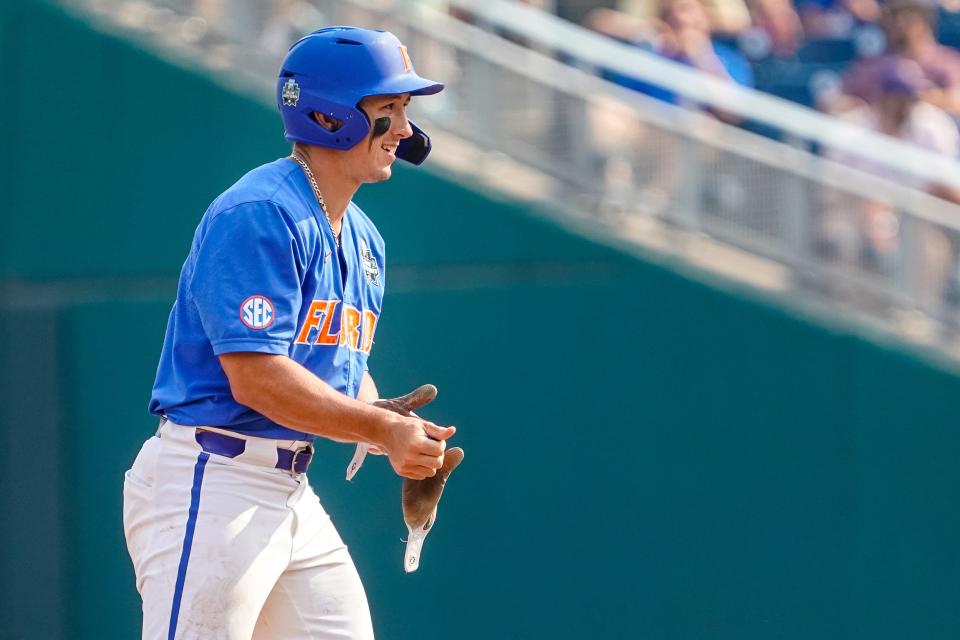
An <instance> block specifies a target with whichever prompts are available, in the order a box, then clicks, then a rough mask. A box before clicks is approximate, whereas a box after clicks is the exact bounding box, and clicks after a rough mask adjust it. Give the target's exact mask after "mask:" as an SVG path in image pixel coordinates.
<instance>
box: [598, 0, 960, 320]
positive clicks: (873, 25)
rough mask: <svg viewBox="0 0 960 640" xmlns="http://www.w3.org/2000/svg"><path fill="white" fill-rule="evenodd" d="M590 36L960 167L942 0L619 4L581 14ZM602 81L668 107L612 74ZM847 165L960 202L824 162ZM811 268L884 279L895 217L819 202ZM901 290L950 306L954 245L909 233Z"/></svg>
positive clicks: (876, 205)
mask: <svg viewBox="0 0 960 640" xmlns="http://www.w3.org/2000/svg"><path fill="white" fill-rule="evenodd" d="M582 23H583V25H584V26H586V27H587V28H589V29H592V30H594V31H597V32H599V33H602V34H605V35H607V36H609V37H611V38H615V39H617V40H619V41H622V42H625V43H629V44H631V45H635V46H637V47H640V48H642V49H644V50H648V51H652V52H655V53H657V54H659V55H662V56H664V57H667V58H669V59H671V60H674V61H677V62H680V63H682V64H685V65H689V66H691V67H694V68H696V69H699V70H701V71H703V72H704V73H709V74H711V75H714V76H717V77H719V78H723V79H725V80H727V81H729V82H735V83H738V84H741V85H744V86H749V87H754V88H756V89H758V90H760V91H764V92H767V93H770V94H773V95H777V96H779V97H782V98H785V99H788V100H791V101H794V102H798V103H801V104H804V105H806V106H809V107H813V108H816V109H819V110H821V111H824V112H827V113H830V114H832V115H834V116H836V117H838V118H841V119H843V120H846V121H849V122H851V123H855V124H857V125H859V126H861V127H866V128H868V129H871V130H874V131H877V132H880V133H883V134H886V135H888V136H891V137H894V138H897V139H899V140H902V141H905V142H908V143H910V144H913V145H917V146H919V147H922V148H923V149H926V150H928V151H931V152H934V153H937V154H942V155H944V156H948V157H951V158H958V157H960V131H958V122H960V52H958V51H957V49H956V48H955V47H956V46H958V45H960V4H947V0H941V3H937V2H936V1H935V0H885V1H884V0H793V1H792V2H791V0H620V1H619V2H618V3H617V5H616V6H615V7H610V6H601V7H595V8H593V9H591V10H589V11H588V12H586V13H585V14H584V16H583V17H582ZM608 78H609V79H610V80H613V81H614V82H618V83H619V84H623V85H625V86H628V87H631V88H633V89H636V90H638V91H642V92H644V93H647V94H649V95H652V96H654V97H657V98H660V99H666V100H671V101H672V100H675V98H674V97H673V96H670V95H661V94H659V93H658V92H657V91H656V90H651V88H650V87H647V86H644V85H642V84H640V83H637V82H636V81H635V80H633V79H631V78H629V77H625V76H621V75H618V74H608ZM826 154H827V155H828V156H831V157H832V158H833V159H834V160H838V161H841V162H843V163H844V164H847V165H852V166H855V167H856V168H858V169H862V170H865V171H868V172H870V173H873V174H876V175H880V176H881V177H884V178H888V179H890V180H894V181H897V182H900V183H902V184H906V185H907V186H911V187H915V188H918V189H922V190H926V191H927V192H928V193H930V194H932V195H935V196H937V197H940V198H943V199H946V200H948V201H951V202H955V203H960V192H958V191H957V190H955V189H952V188H948V187H947V186H945V185H941V184H937V183H934V182H930V181H921V180H917V179H916V178H915V177H914V178H911V177H909V176H905V175H896V174H894V172H892V171H890V170H889V169H886V168H884V167H883V165H881V164H880V163H875V162H870V161H869V160H866V159H864V158H862V157H851V156H850V155H847V154H840V153H831V152H830V151H829V150H827V151H826ZM820 215H821V220H820V223H819V226H818V229H817V232H816V236H817V237H816V239H815V250H816V251H817V254H818V255H819V256H820V257H821V259H829V260H835V261H839V262H842V263H846V264H851V265H857V266H860V267H866V268H868V269H870V270H874V271H878V272H886V273H892V272H893V271H894V270H895V269H896V268H897V265H898V263H899V262H900V261H901V259H902V252H903V246H902V243H903V242H904V236H903V233H902V222H903V220H902V218H901V216H900V215H899V214H898V212H897V211H896V210H894V209H893V207H891V206H890V205H889V204H887V203H886V202H884V201H883V200H882V199H876V200H870V199H849V198H848V199H844V198H825V201H824V202H823V203H822V208H821V214H820ZM913 238H914V241H916V242H918V243H919V246H921V247H922V250H921V251H918V252H915V253H914V255H915V256H918V258H919V260H920V262H921V264H918V265H916V268H915V269H914V270H913V271H914V273H915V274H916V279H915V281H914V282H912V283H910V286H911V288H912V289H913V290H914V291H915V293H917V294H919V295H920V297H921V298H922V299H925V300H926V301H928V302H929V303H930V304H937V303H938V302H939V301H943V300H946V301H948V302H952V303H954V304H956V303H958V302H960V270H958V267H957V265H958V263H960V261H958V255H960V238H958V237H956V235H954V234H952V233H949V232H947V231H945V230H944V229H942V228H937V227H934V226H933V225H929V224H925V223H919V222H918V223H917V224H916V228H915V229H914V231H913Z"/></svg>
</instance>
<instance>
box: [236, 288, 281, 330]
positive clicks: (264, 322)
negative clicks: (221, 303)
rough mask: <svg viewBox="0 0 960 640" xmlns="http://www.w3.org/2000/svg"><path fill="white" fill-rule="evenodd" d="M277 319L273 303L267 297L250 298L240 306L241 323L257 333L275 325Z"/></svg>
mask: <svg viewBox="0 0 960 640" xmlns="http://www.w3.org/2000/svg"><path fill="white" fill-rule="evenodd" d="M275 319H276V312H275V311H274V307H273V303H272V302H270V298H268V297H266V296H260V295H256V296H250V297H249V298H247V299H246V300H244V301H243V304H241V305H240V321H241V322H242V323H243V324H245V325H246V326H247V327H249V328H250V329H255V330H257V331H260V330H263V329H266V328H268V327H270V326H272V325H273V321H274V320H275Z"/></svg>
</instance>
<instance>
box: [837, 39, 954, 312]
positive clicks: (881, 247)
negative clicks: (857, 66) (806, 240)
mask: <svg viewBox="0 0 960 640" xmlns="http://www.w3.org/2000/svg"><path fill="white" fill-rule="evenodd" d="M931 87H932V83H931V82H930V81H929V80H928V79H927V77H926V74H925V73H924V69H923V68H922V67H921V66H920V65H919V64H918V63H917V62H916V61H914V60H908V59H904V58H901V59H898V60H895V61H894V63H893V64H891V65H889V66H887V67H886V69H884V71H883V75H881V76H880V77H879V78H878V82H877V90H876V92H875V95H874V96H873V97H874V100H873V102H872V103H865V102H864V103H861V106H860V107H858V108H854V109H851V110H849V111H847V112H845V113H844V114H842V116H841V117H842V118H844V119H845V120H848V121H850V122H853V123H856V124H859V125H861V126H864V127H866V128H868V129H872V130H874V131H877V132H879V133H883V134H886V135H888V136H891V137H894V138H897V139H899V140H903V141H904V142H909V143H911V144H914V145H917V146H920V147H922V148H924V149H926V150H928V151H932V152H934V153H940V154H943V155H946V156H949V157H952V158H957V157H958V156H960V132H958V130H957V125H956V123H955V122H954V120H953V119H952V118H951V117H950V116H949V115H947V114H946V113H945V112H944V111H943V110H941V109H939V108H938V107H936V106H934V105H932V104H930V103H927V102H925V101H924V100H923V99H922V96H924V95H925V94H926V92H927V91H929V90H930V88H931ZM828 155H829V156H831V157H833V159H835V160H839V161H841V162H844V163H845V164H849V165H851V166H855V167H857V168H859V169H863V170H864V171H867V172H869V173H872V174H874V175H879V176H881V177H886V178H889V179H891V180H893V181H895V182H898V183H900V184H905V185H906V186H910V187H913V188H917V189H922V190H925V191H928V192H930V193H931V194H933V195H936V196H939V197H942V198H945V199H948V200H951V201H954V202H960V194H958V193H957V192H956V191H955V190H952V189H949V188H947V187H945V186H942V185H938V184H935V183H930V182H924V181H919V180H917V179H916V178H915V177H911V176H906V175H899V174H897V173H895V172H893V171H892V170H891V169H889V168H888V167H886V166H885V165H881V164H879V163H872V162H869V161H867V160H864V159H863V158H862V157H857V158H852V157H845V156H843V155H841V154H837V153H830V152H828ZM832 205H833V206H831V207H828V213H827V214H826V217H825V219H824V222H825V224H824V226H823V231H824V235H823V240H824V243H825V244H824V248H825V249H826V250H827V252H828V253H831V254H834V255H835V256H836V257H846V258H848V259H849V258H851V257H858V258H859V260H860V261H862V262H865V263H866V264H868V265H870V266H872V267H874V268H877V269H880V270H882V271H883V270H887V269H888V268H889V267H890V266H892V263H893V262H894V261H895V260H896V259H897V258H898V256H899V254H900V253H901V251H900V250H901V247H900V243H901V241H902V239H901V238H900V234H899V227H900V225H899V218H898V215H897V213H896V212H895V211H894V210H893V209H892V208H891V207H890V206H889V204H887V203H886V202H884V201H880V200H868V201H860V207H859V214H856V213H854V214H853V215H854V216H856V218H854V217H852V216H851V211H850V206H849V205H850V203H832ZM918 225H919V226H918V228H917V232H916V234H917V235H916V238H917V241H918V242H919V243H920V246H922V247H923V250H922V251H920V252H916V255H918V257H919V259H920V261H921V264H920V265H919V269H918V270H917V271H918V276H919V278H920V281H919V282H916V283H913V285H914V286H915V288H916V290H917V291H918V292H920V293H921V294H924V295H925V296H926V298H927V300H928V301H929V302H934V301H938V300H941V299H942V297H943V294H944V293H945V288H946V284H947V281H948V279H949V277H950V274H951V271H952V267H951V264H952V261H953V258H952V249H951V245H950V240H949V238H947V236H946V235H945V234H944V233H943V231H941V230H940V229H939V228H936V227H934V226H932V225H929V224H920V223H918ZM854 229H855V231H854ZM857 254H859V255H857Z"/></svg>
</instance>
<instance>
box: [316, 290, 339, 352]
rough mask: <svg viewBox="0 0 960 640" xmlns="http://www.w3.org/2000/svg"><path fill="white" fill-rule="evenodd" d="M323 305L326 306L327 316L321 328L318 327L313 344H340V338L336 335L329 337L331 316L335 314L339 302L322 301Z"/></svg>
mask: <svg viewBox="0 0 960 640" xmlns="http://www.w3.org/2000/svg"><path fill="white" fill-rule="evenodd" d="M323 303H324V304H325V305H326V306H327V308H326V312H327V315H326V317H324V319H323V326H322V327H320V333H319V334H317V341H316V342H314V343H313V344H337V343H338V342H340V336H339V335H338V334H336V333H335V334H333V335H330V325H331V324H332V323H333V316H334V315H335V314H336V311H337V305H338V304H340V301H339V300H324V301H323Z"/></svg>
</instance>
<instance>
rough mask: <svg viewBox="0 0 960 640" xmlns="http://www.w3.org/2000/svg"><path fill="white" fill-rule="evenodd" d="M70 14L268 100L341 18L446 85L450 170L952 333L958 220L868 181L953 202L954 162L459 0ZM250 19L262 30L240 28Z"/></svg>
mask: <svg viewBox="0 0 960 640" xmlns="http://www.w3.org/2000/svg"><path fill="white" fill-rule="evenodd" d="M70 4H72V5H79V6H81V7H83V8H85V9H88V10H89V9H92V10H93V12H94V13H95V14H97V15H100V16H103V17H105V18H108V19H109V20H111V21H113V22H117V21H119V22H121V23H123V24H126V25H127V26H128V27H135V28H139V29H141V30H147V31H152V32H153V33H155V35H156V38H155V40H156V41H157V42H158V43H160V44H161V45H165V46H166V48H167V49H168V50H170V51H172V52H174V53H176V52H177V51H182V52H185V53H186V54H187V55H189V56H190V57H191V59H193V60H199V61H201V62H203V63H204V64H207V65H208V66H210V67H211V68H214V69H224V70H229V71H231V73H230V74H229V75H230V77H233V78H237V77H241V78H247V79H248V80H249V81H250V83H251V84H250V86H252V87H254V90H255V91H256V93H257V94H258V95H259V96H261V97H262V98H263V99H265V100H269V101H271V102H272V101H273V87H274V78H275V74H276V69H277V68H278V66H279V62H280V59H281V58H282V56H283V53H284V52H285V46H286V43H289V42H291V41H292V40H293V39H295V38H296V37H297V36H299V35H300V34H301V33H303V32H306V31H309V30H311V29H313V28H315V27H318V26H321V25H329V24H360V25H365V26H376V27H377V28H383V29H388V30H390V31H393V32H394V33H396V34H397V35H398V36H399V37H400V38H401V39H402V40H403V41H404V42H405V43H406V44H407V46H408V48H409V50H410V52H411V54H412V55H413V59H414V63H415V65H416V67H417V70H418V72H419V73H421V74H422V75H424V76H427V77H431V78H436V79H440V80H442V81H445V82H446V83H447V90H446V91H444V92H443V93H441V94H439V95H438V96H435V97H431V98H430V99H429V100H422V101H415V103H414V104H415V112H416V117H417V118H418V119H419V120H423V121H425V123H428V124H429V126H430V127H431V131H435V132H437V136H438V138H442V140H438V144H437V145H436V151H435V154H436V161H437V162H438V163H440V164H443V165H446V166H449V167H452V168H454V169H455V170H458V171H463V172H468V173H470V174H471V175H472V176H473V177H475V178H476V179H478V180H482V181H487V182H490V183H496V184H498V185H500V186H502V187H503V188H508V189H510V190H511V191H513V192H514V193H518V194H521V195H526V196H527V197H530V198H534V199H539V200H543V201H545V202H547V203H549V204H550V206H551V207H553V209H554V210H556V211H558V212H563V214H564V215H565V216H568V217H569V216H573V217H574V218H578V219H580V220H586V219H589V220H590V223H591V225H592V226H594V227H595V228H597V227H601V226H602V227H603V228H605V229H606V232H607V233H608V234H610V235H615V236H617V237H619V238H620V239H622V240H626V241H628V242H635V243H638V244H641V245H654V246H657V247H658V248H659V249H661V250H666V251H670V252H673V253H676V254H680V255H684V256H686V257H689V258H691V259H693V260H696V261H698V262H702V260H700V258H702V255H701V254H703V253H705V252H704V251H703V248H704V246H705V245H704V242H710V241H713V242H715V243H716V244H714V245H711V246H714V247H715V246H717V245H724V246H730V247H735V248H737V249H739V250H740V251H739V253H729V252H728V253H725V254H724V260H725V261H726V262H727V263H730V264H726V265H724V271H725V272H726V273H733V274H735V275H736V272H737V270H738V269H737V263H742V265H741V267H742V268H740V271H741V272H743V273H742V274H741V275H743V276H744V277H745V278H746V279H748V280H749V279H750V278H751V276H753V275H755V274H754V273H752V272H753V271H755V270H756V269H758V268H759V267H758V265H759V264H760V263H758V262H757V261H756V260H754V259H752V258H751V256H760V257H762V258H763V259H764V262H763V264H764V265H767V266H768V267H769V268H770V269H771V270H772V271H777V270H778V269H779V271H778V273H780V274H781V276H782V277H778V278H775V279H774V280H775V282H776V284H775V285H772V286H777V287H780V288H786V289H791V290H802V291H804V292H807V293H810V294H815V295H816V296H819V297H827V298H829V299H830V300H831V301H832V302H834V303H836V304H837V305H839V306H844V307H846V308H848V309H852V310H854V311H858V312H866V313H868V314H869V315H871V316H872V317H873V318H877V319H881V320H884V321H890V320H895V321H896V320H897V319H898V318H900V317H902V316H903V315H904V314H903V312H904V311H906V312H908V313H907V315H908V316H909V317H911V318H915V317H918V314H917V313H915V312H917V311H919V312H921V313H922V314H923V316H925V317H929V318H934V319H935V320H936V321H937V322H936V323H935V324H934V325H933V328H934V329H935V331H934V333H935V334H936V335H937V336H938V337H943V336H945V335H948V334H950V333H952V331H953V330H952V326H953V324H952V319H953V317H954V316H955V315H956V313H955V304H957V302H956V300H957V299H958V298H960V286H958V283H960V278H958V276H957V258H956V251H957V249H956V246H955V245H956V244H957V243H958V240H960V207H957V206H955V205H952V204H949V203H947V202H946V201H944V200H940V199H938V198H935V197H933V196H931V195H928V194H927V193H925V192H924V191H923V190H922V189H918V188H914V187H910V186H906V185H905V184H898V183H897V182H894V181H891V180H890V179H887V178H884V177H880V176H878V175H873V174H871V173H869V172H868V171H866V170H864V169H863V168H856V167H858V166H860V167H864V166H865V165H867V164H869V166H870V167H876V166H880V167H882V168H883V169H884V170H885V171H886V172H887V173H888V174H895V175H898V176H902V177H903V179H904V180H905V181H906V182H907V183H912V184H914V185H917V184H920V185H922V184H926V183H937V184H944V185H949V186H953V187H958V188H960V165H958V164H957V163H956V162H954V161H952V160H949V159H946V158H943V157H941V156H936V155H934V154H931V153H929V152H926V151H923V150H921V149H918V148H915V147H911V146H909V145H906V144H903V143H900V142H898V141H896V140H893V139H890V138H886V137H884V136H881V135H879V134H876V133H872V132H870V131H867V130H864V129H859V128H857V127H854V126H852V125H849V124H846V123H842V122H839V121H837V120H836V119H834V118H830V117H828V116H825V115H823V114H819V113H817V112H815V111H812V110H809V109H805V108H802V107H799V106H796V105H794V104H791V103H788V102H785V101H783V100H779V99H777V98H774V97H770V96H766V95H761V94H758V93H757V92H753V91H750V90H747V89H743V88H741V87H738V86H735V85H731V84H727V83H724V82H722V81H719V80H716V79H714V78H709V77H705V76H703V75H702V74H699V73H696V72H694V71H692V70H691V69H689V68H687V67H683V66H681V65H678V64H675V63H673V62H670V61H667V60H664V59H660V58H658V57H656V56H654V55H651V54H647V53H644V52H641V51H638V50H635V49H631V48H629V47H626V46H624V45H620V44H618V43H616V42H613V41H610V40H607V39H605V38H603V37H601V36H598V35H596V34H592V33H588V32H586V31H584V30H582V29H579V28H577V27H575V26H573V25H569V24H566V23H562V21H558V20H557V19H556V18H554V17H552V16H548V15H546V14H542V13H540V12H534V11H533V10H530V9H529V8H526V7H522V6H519V5H513V4H512V3H505V2H502V1H500V0H485V1H484V2H479V1H474V0H453V2H452V4H454V5H456V6H457V7H459V8H461V9H469V11H470V12H471V14H472V15H473V16H475V18H476V20H478V21H479V23H478V24H468V23H465V22H463V21H460V20H458V19H455V18H453V17H451V16H450V15H448V14H446V13H444V12H442V11H439V10H436V9H433V8H431V7H429V6H426V5H425V4H423V3H417V2H413V1H404V0H398V1H389V0H380V1H376V0H313V1H312V2H310V3H309V4H307V3H303V2H301V3H299V5H300V6H301V7H307V8H308V9H309V11H306V10H304V9H301V11H306V14H304V15H301V16H300V18H301V19H300V22H298V21H297V19H296V17H294V18H289V17H284V18H283V21H281V22H278V20H280V18H278V16H279V15H280V14H279V13H276V12H275V13H271V11H273V9H272V4H271V3H268V2H254V1H252V0H250V1H248V2H238V1H234V2H232V3H231V9H230V12H229V15H230V16H232V17H229V20H228V17H227V16H223V15H220V16H219V17H218V16H217V15H216V13H215V12H213V13H210V12H208V15H207V14H205V10H204V5H205V4H206V3H204V2H203V0H196V1H192V0H154V1H153V2H149V3H148V2H144V1H142V0H137V1H134V2H131V1H127V0H72V1H71V2H70ZM213 4H219V3H213ZM289 4H290V3H285V4H284V5H281V3H277V7H280V6H288V5H289ZM243 6H246V7H247V9H248V10H249V11H250V12H254V13H255V14H256V15H258V16H260V19H258V20H249V19H248V20H238V19H237V15H238V14H242V13H243V10H242V7H243ZM205 15H206V17H204V16H205ZM284 21H285V22H284ZM278 24H279V25H280V26H279V27H278ZM238 25H239V26H238ZM483 26H487V27H491V26H492V27H495V28H496V30H497V31H499V32H501V33H509V34H512V36H513V37H512V38H511V40H507V39H504V38H502V37H500V36H498V35H495V33H493V32H491V31H490V30H488V29H485V28H483ZM280 27H283V28H285V29H286V32H284V30H283V28H280ZM516 39H519V40H521V41H523V42H524V45H520V44H517V43H516V42H514V41H512V40H516ZM278 42H279V43H281V46H276V44H275V43H278ZM271 43H274V44H271ZM558 58H562V59H564V60H566V62H561V61H560V60H559V59H558ZM571 62H572V63H571ZM600 66H603V67H604V68H607V69H613V70H616V71H620V72H625V73H629V74H631V75H636V76H638V77H640V79H642V80H644V81H647V82H650V83H651V84H655V85H659V86H663V87H665V88H666V89H669V90H670V91H673V92H676V93H677V94H679V95H682V96H685V97H686V98H689V99H690V100H691V101H693V102H696V103H697V104H701V105H707V106H710V107H713V108H714V109H715V110H716V111H718V112H723V113H724V114H727V115H726V119H727V120H735V119H736V118H740V117H742V118H749V119H751V120H754V121H758V122H762V123H766V124H768V125H770V126H774V127H776V128H777V129H778V130H779V131H782V132H784V133H785V134H786V137H787V139H789V140H790V141H791V144H786V143H784V142H779V141H776V140H773V139H770V138H768V137H763V136H760V135H756V134H753V133H750V132H749V131H746V130H743V129H741V128H738V127H736V126H733V125H731V124H726V123H724V122H723V121H721V120H719V119H717V118H715V117H712V116H710V115H708V114H707V113H705V112H703V111H701V110H699V109H690V108H681V107H678V106H675V105H672V104H667V103H665V102H661V101H657V100H655V99H653V98H650V97H648V96H645V95H642V94H639V93H637V92H634V91H631V90H629V89H626V88H623V87H620V86H618V85H614V84H611V83H609V82H606V81H604V80H603V79H601V78H600V77H598V75H597V73H596V70H597V69H598V68H599V67H600ZM812 145H816V146H819V147H821V148H828V149H830V150H831V151H830V152H829V153H828V154H827V156H828V157H824V156H822V155H817V154H814V153H812V152H811V151H810V150H809V149H810V147H811V146H812ZM445 149H447V150H449V149H455V151H453V152H448V153H445V152H444V151H445ZM465 155H466V156H468V157H469V158H471V160H470V161H469V162H464V161H463V157H464V156H465ZM831 157H832V158H833V159H831ZM851 158H852V159H854V161H853V162H851V161H850V160H851ZM705 239H707V240H705ZM731 264H732V265H733V266H732V267H731ZM764 268H767V267H764ZM888 324H889V323H888Z"/></svg>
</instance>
